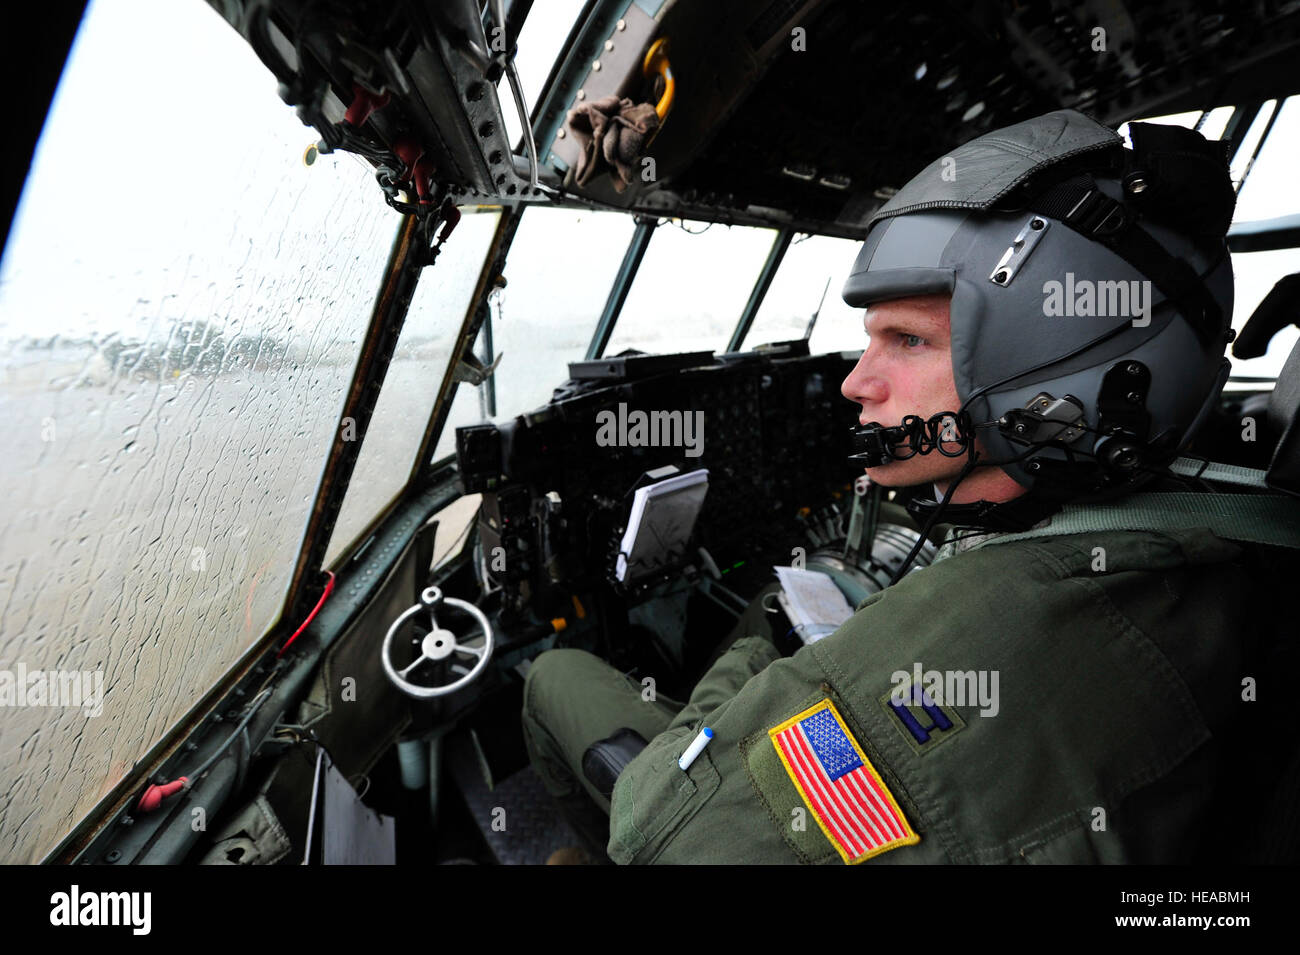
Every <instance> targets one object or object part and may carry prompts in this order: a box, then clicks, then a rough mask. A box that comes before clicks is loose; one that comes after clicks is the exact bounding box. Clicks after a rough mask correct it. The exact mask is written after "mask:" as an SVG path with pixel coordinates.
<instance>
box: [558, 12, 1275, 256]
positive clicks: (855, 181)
mask: <svg viewBox="0 0 1300 955" xmlns="http://www.w3.org/2000/svg"><path fill="white" fill-rule="evenodd" d="M658 26H659V29H658V30H657V31H656V33H657V35H659V36H666V37H668V38H669V40H670V43H671V44H672V68H673V72H674V74H675V78H676V91H677V96H676V103H675V107H674V110H673V112H672V113H670V115H669V117H668V119H667V121H666V122H665V124H664V128H663V130H662V132H661V133H660V135H659V138H658V140H657V141H656V142H655V143H654V148H653V153H654V156H655V160H656V163H657V167H658V178H657V181H656V182H653V183H650V184H642V183H637V182H634V183H633V184H632V185H631V186H630V187H629V188H628V189H627V191H626V192H624V193H622V194H621V195H619V194H616V193H615V192H614V191H613V190H612V189H610V188H608V186H607V185H605V184H604V183H593V184H592V185H593V187H592V188H591V189H589V190H587V191H588V192H589V194H591V195H593V196H594V197H596V198H599V199H600V200H602V201H605V202H611V203H614V204H616V205H620V206H623V207H626V208H638V209H642V210H645V211H655V212H658V213H659V214H665V213H668V212H677V213H678V214H682V213H685V212H694V213H696V214H699V213H700V212H701V211H702V210H712V211H713V212H714V213H715V214H716V217H717V218H722V219H724V220H725V219H728V218H734V219H735V220H736V221H745V220H746V219H747V218H749V216H748V215H747V214H752V213H755V212H762V211H763V210H773V211H777V210H779V213H778V215H777V216H776V218H778V219H779V218H781V217H782V216H790V217H792V218H793V219H794V220H797V221H799V222H805V223H806V222H809V221H813V222H820V223H824V224H826V226H827V231H833V232H841V233H844V234H853V233H854V232H855V227H859V226H860V225H861V223H863V222H864V221H865V220H866V218H867V217H868V216H869V214H870V212H871V211H872V210H873V209H874V208H875V207H876V206H877V205H878V204H879V203H880V202H881V201H882V197H887V196H888V195H889V194H890V191H891V190H893V189H896V188H898V187H899V186H901V185H902V184H903V183H904V182H906V181H907V179H909V178H910V177H911V176H912V175H913V174H915V173H916V172H917V171H918V170H919V169H920V168H921V167H922V166H923V165H925V164H926V163H927V162H929V161H931V160H932V159H934V158H935V157H937V156H940V155H942V154H943V153H944V152H945V151H946V150H948V149H951V148H953V147H954V146H956V145H958V144H960V143H962V142H965V141H966V140H968V139H971V138H973V137H975V136H977V135H979V134H981V133H983V132H986V131H988V130H990V129H996V128H999V127H1002V126H1006V125H1009V124H1011V123H1014V122H1018V121H1020V120H1021V119H1024V118H1027V117H1030V116H1033V115H1036V114H1039V113H1042V112H1046V111H1048V110H1051V109H1058V108H1061V107H1073V108H1077V109H1080V110H1082V111H1084V112H1086V113H1088V114H1090V115H1092V116H1095V117H1096V118H1097V119H1099V120H1101V121H1102V122H1106V123H1109V124H1114V125H1117V124H1119V123H1121V122H1124V121H1125V120H1128V119H1134V118H1139V117H1142V116H1152V115H1165V114H1169V113H1175V112H1180V111H1186V110H1192V109H1204V108H1209V107H1213V106H1218V105H1236V104H1241V103H1244V102H1248V101H1251V100H1266V99H1270V98H1273V97H1280V96H1285V95H1287V94H1291V93H1295V92H1300V71H1297V70H1296V69H1295V64H1294V60H1293V52H1294V51H1295V49H1296V47H1297V46H1300V3H1296V2H1285V3H1284V2H1275V0H1274V2H1268V0H1266V2H1260V3H1239V4H1238V3H1225V2H1215V0H1168V2H1154V3H1122V2H1106V0H1092V2H1087V3H1082V4H1073V3H1071V4H1067V3H1060V2H1050V3H1017V2H1014V0H986V2H978V0H976V2H951V3H937V4H919V5H905V4H900V5H898V6H897V7H884V6H881V5H877V4H866V3H862V2H861V0H827V2H821V3H807V2H803V3H801V2H798V0H772V2H771V3H768V4H755V3H753V2H752V0H743V2H741V0H734V2H730V0H722V2H719V0H708V2H701V0H678V2H677V3H674V4H672V5H670V6H669V7H667V9H666V10H665V11H664V12H663V13H662V14H661V17H660V22H659V25H658ZM796 28H802V31H801V32H802V34H803V35H802V38H800V37H799V36H798V33H797V32H796ZM801 47H802V48H801ZM630 95H634V94H630ZM546 145H547V144H545V143H539V146H542V147H543V149H544V148H545V146H546Z"/></svg>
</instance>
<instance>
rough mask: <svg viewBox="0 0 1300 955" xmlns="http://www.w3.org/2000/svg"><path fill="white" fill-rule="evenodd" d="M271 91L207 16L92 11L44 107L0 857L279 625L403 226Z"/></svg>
mask: <svg viewBox="0 0 1300 955" xmlns="http://www.w3.org/2000/svg"><path fill="white" fill-rule="evenodd" d="M275 88H276V84H275V80H274V78H273V77H272V76H271V74H270V73H269V72H268V71H267V70H266V69H265V68H264V67H263V66H262V65H261V63H260V62H258V60H257V59H256V57H255V55H254V54H253V52H252V50H251V49H250V48H249V47H248V46H247V44H246V43H245V42H244V41H243V40H242V39H240V37H239V36H238V35H237V34H236V33H235V31H234V30H232V29H231V28H230V26H228V25H227V24H226V23H225V22H224V21H223V20H222V19H221V18H220V17H219V16H218V15H217V14H216V13H215V12H214V11H213V10H212V9H211V8H210V7H209V6H208V5H207V4H204V3H198V2H187V3H176V2H172V0H152V2H145V0H138V2H133V3H129V4H123V3H94V4H92V5H91V6H90V8H89V11H88V13H87V15H86V18H85V20H84V22H83V24H82V27H81V30H80V33H79V35H78V37H77V40H76V43H75V45H74V48H73V52H72V54H71V57H70V61H69V65H68V67H67V69H66V70H65V73H64V76H63V79H62V82H61V85H60V87H59V90H58V93H57V96H56V98H55V101H54V103H53V105H52V108H51V113H50V116H49V118H48V120H47V123H46V127H45V130H44V133H43V135H42V138H41V141H40V143H39V146H38V149H37V152H36V155H35V157H34V160H33V166H32V172H31V175H30V177H29V179H28V182H27V184H26V189H25V192H24V195H23V199H22V203H21V206H20V208H19V211H18V214H17V217H16V219H15V223H14V227H13V231H12V234H11V236H10V239H9V245H8V248H7V250H6V253H5V258H4V260H3V263H0V413H3V415H4V418H5V420H6V421H7V422H9V425H10V427H9V431H8V442H7V445H6V449H5V466H4V468H3V470H0V497H3V499H4V501H5V509H4V515H3V518H0V521H2V522H3V529H2V531H0V535H2V536H0V540H2V541H3V543H2V544H0V610H2V617H0V700H2V701H3V702H4V704H5V712H4V715H3V718H2V719H0V775H2V776H3V778H4V780H5V784H4V786H3V787H0V861H2V862H10V863H17V862H33V861H38V860H40V859H41V858H43V857H44V856H45V855H46V854H47V853H49V852H50V851H51V850H52V849H53V848H55V846H56V845H57V844H58V843H59V841H60V840H61V839H62V838H63V837H64V836H65V835H66V834H67V833H68V832H69V830H71V829H72V827H73V826H74V825H75V824H76V823H77V822H79V821H80V820H81V819H82V818H83V817H85V816H86V814H87V813H88V812H89V811H90V810H91V809H93V808H94V807H95V805H96V804H97V803H98V802H99V801H100V800H101V799H102V798H103V797H104V796H106V795H107V794H108V793H109V792H110V791H111V790H112V789H113V787H114V786H116V785H117V784H118V783H119V782H120V781H121V780H122V778H123V777H124V775H125V774H126V773H128V772H129V771H130V770H132V768H133V767H134V766H135V765H136V763H137V761H138V760H140V759H141V758H143V757H144V756H145V755H146V754H147V753H148V752H149V750H150V749H151V748H152V747H153V746H154V745H155V744H156V743H158V742H159V741H160V740H161V739H162V738H163V737H164V736H165V735H166V734H167V733H168V732H169V731H170V730H171V729H172V728H173V727H174V726H175V725H176V724H177V722H178V721H179V720H181V719H182V718H183V717H184V716H185V715H186V713H187V712H188V711H189V710H190V708H191V707H193V706H194V705H195V704H196V703H197V702H198V700H199V699H200V698H201V697H202V696H203V695H204V694H205V693H206V692H207V691H208V690H209V689H210V688H211V687H212V686H213V685H214V684H215V683H216V682H217V681H218V680H219V679H220V678H221V677H222V676H223V675H224V674H225V673H227V672H228V671H229V670H230V669H231V667H232V666H234V665H235V664H236V663H237V662H238V661H239V659H240V658H241V656H242V655H243V654H244V653H245V652H246V651H247V650H249V648H250V647H251V646H252V645H253V644H255V643H256V642H257V641H258V639H259V638H260V637H261V636H262V635H263V634H264V633H265V632H266V630H267V629H268V627H270V626H271V625H272V624H274V623H275V622H276V620H277V618H278V617H279V615H280V612H281V606H282V604H283V602H284V596H285V591H286V588H287V585H288V581H289V578H290V575H291V574H292V571H293V567H294V564H295V561H296V558H297V554H298V550H299V544H300V541H301V538H302V533H303V530H304V528H305V526H306V522H307V517H308V515H309V513H310V510H311V506H312V501H313V498H314V496H315V493H316V490H317V486H318V484H319V480H320V475H321V468H322V466H323V463H324V460H325V454H326V452H327V451H328V449H329V446H330V444H331V442H332V440H333V438H334V434H335V429H336V428H337V427H338V425H339V421H338V418H339V413H340V410H341V407H342V402H343V397H344V394H345V391H346V389H347V387H348V383H349V381H350V379H351V375H352V372H353V368H354V366H355V363H356V358H357V353H358V348H359V344H360V341H361V338H362V335H363V333H364V331H365V327H366V324H367V322H368V320H369V317H370V313H371V310H372V308H373V304H374V300H375V295H376V293H377V291H378V288H379V283H380V280H381V277H382V273H383V269H384V264H385V262H386V260H387V258H388V255H389V252H390V249H391V246H392V241H393V237H394V235H395V232H396V228H397V223H398V221H399V217H398V216H397V214H396V213H394V212H393V211H392V210H390V209H389V208H388V207H387V206H386V205H385V204H384V203H383V201H382V197H381V195H380V194H379V192H378V189H377V187H376V185H375V181H374V178H373V176H372V175H371V174H370V172H369V171H368V167H367V166H366V165H365V164H364V163H363V162H361V161H360V160H359V159H357V158H356V157H352V156H344V155H339V156H328V157H321V159H320V160H319V161H318V162H317V163H316V164H315V165H314V166H312V167H311V168H307V167H305V166H304V165H303V163H302V161H301V157H302V154H303V150H304V147H305V146H306V145H307V144H308V143H309V142H312V141H314V139H315V135H314V133H313V131H312V130H310V129H308V128H306V127H304V126H303V125H302V124H301V123H300V122H299V120H298V119H297V117H296V116H295V115H294V112H293V110H292V109H290V108H289V107H287V106H285V104H284V103H283V102H281V101H280V99H279V98H278V97H277V96H276V92H275ZM141 91H147V97H146V99H147V107H148V115H149V120H148V121H147V122H125V121H124V120H123V113H122V104H124V103H136V104H138V103H140V102H141V99H140V97H141ZM89 143H94V144H96V149H95V151H94V153H93V155H88V153H87V151H86V149H87V144H89ZM38 674H39V675H38ZM77 674H84V675H86V681H85V682H82V683H81V685H80V693H78V694H76V695H79V696H81V697H82V699H81V700H75V699H74V690H77V689H78V687H77V686H75V685H74V684H75V683H76V681H74V680H73V679H71V678H70V676H69V675H77ZM20 675H22V676H24V677H25V683H26V687H25V690H21V691H20V690H19V688H18V685H17V683H16V682H15V680H16V678H17V677H18V676H20ZM56 675H57V676H59V678H60V679H58V680H56V679H55V677H56ZM65 677H66V678H65ZM60 680H61V682H60ZM56 703H57V705H54V704H56ZM24 704H25V705H24Z"/></svg>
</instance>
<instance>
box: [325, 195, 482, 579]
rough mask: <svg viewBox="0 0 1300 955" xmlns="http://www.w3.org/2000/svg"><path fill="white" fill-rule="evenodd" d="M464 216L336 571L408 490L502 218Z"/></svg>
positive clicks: (410, 316) (383, 426) (382, 415)
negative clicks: (364, 534)
mask: <svg viewBox="0 0 1300 955" xmlns="http://www.w3.org/2000/svg"><path fill="white" fill-rule="evenodd" d="M465 212H466V214H465V215H464V216H463V217H462V218H461V220H460V223H459V224H458V225H457V226H456V229H455V231H454V232H452V234H451V235H450V236H448V238H447V241H446V243H444V245H443V247H442V251H441V252H440V253H439V254H438V260H437V261H436V262H435V263H434V264H433V265H432V266H430V267H428V268H426V269H425V270H424V271H423V273H422V274H421V275H420V281H419V284H418V285H416V287H415V295H414V296H413V297H412V299H411V307H410V309H409V310H408V313H407V316H406V322H405V324H404V325H403V326H402V332H401V334H400V335H399V336H398V339H397V348H396V349H395V350H394V352H393V360H392V363H391V364H390V365H389V366H388V373H387V375H385V376H384V386H383V388H382V389H381V390H380V392H379V400H378V401H377V402H376V403H375V414H374V417H373V418H372V419H371V422H370V427H369V428H368V429H367V431H366V437H365V441H364V442H363V443H362V445H361V454H360V455H359V456H358V458H357V466H356V470H355V471H354V472H353V475H352V481H351V482H350V483H349V484H348V490H347V494H346V495H345V496H344V498H343V507H342V509H341V510H340V512H339V518H338V522H337V523H336V524H335V525H334V533H333V535H332V536H331V538H330V544H329V549H328V550H327V551H326V554H325V563H326V564H327V565H329V564H332V563H333V562H334V561H335V559H336V558H337V557H339V555H341V554H342V553H343V551H344V549H345V548H346V547H347V546H348V545H349V544H351V543H352V542H353V541H354V540H355V539H356V538H357V536H358V535H359V534H360V533H361V532H362V531H363V530H365V528H366V526H367V525H368V524H369V523H370V522H371V521H372V520H373V519H374V518H375V517H376V516H378V515H379V513H380V512H381V511H383V510H384V509H385V508H386V507H387V506H388V505H389V504H390V503H392V501H393V499H394V498H395V497H396V496H397V494H398V492H399V491H401V489H402V488H403V487H405V486H406V481H407V478H409V477H410V474H411V469H412V468H413V467H414V466H415V454H416V452H417V451H418V450H419V445H420V441H421V440H422V439H423V438H424V429H425V427H426V426H427V425H428V422H429V415H430V414H431V413H432V411H433V402H434V400H435V399H436V398H437V397H438V389H439V387H441V385H442V377H443V374H444V372H445V371H446V368H447V363H448V362H449V361H450V359H451V350H452V346H454V345H455V343H456V336H457V334H458V333H459V332H460V326H461V323H462V322H463V321H464V320H465V313H466V311H467V310H468V309H469V301H470V298H471V297H472V296H473V294H474V287H475V286H476V285H477V284H478V279H479V273H480V272H481V271H482V268H483V259H484V258H485V257H486V255H487V251H488V248H489V247H490V246H491V244H492V236H493V235H494V234H495V232H496V228H497V222H498V221H499V220H500V218H501V214H500V211H499V210H498V211H492V212H487V211H485V212H481V213H478V214H470V212H471V210H469V209H467V210H465Z"/></svg>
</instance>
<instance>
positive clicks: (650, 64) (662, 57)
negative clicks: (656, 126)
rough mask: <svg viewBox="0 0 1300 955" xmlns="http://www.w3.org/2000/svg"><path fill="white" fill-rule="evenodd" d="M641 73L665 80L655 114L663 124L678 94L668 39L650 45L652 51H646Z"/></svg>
mask: <svg viewBox="0 0 1300 955" xmlns="http://www.w3.org/2000/svg"><path fill="white" fill-rule="evenodd" d="M641 72H642V73H644V74H645V75H646V76H650V75H652V74H654V73H658V74H659V75H660V76H662V77H663V78H664V95H663V96H661V97H659V102H658V103H656V104H655V113H657V114H658V116H659V122H660V123H662V122H663V121H664V119H665V118H666V117H667V116H668V113H669V111H671V110H672V108H673V96H674V94H675V93H676V92H677V83H676V82H675V81H674V80H673V68H672V65H671V64H669V62H668V38H667V37H660V38H659V39H657V40H655V41H654V43H652V44H650V49H648V50H646V54H645V61H644V62H643V63H642V64H641Z"/></svg>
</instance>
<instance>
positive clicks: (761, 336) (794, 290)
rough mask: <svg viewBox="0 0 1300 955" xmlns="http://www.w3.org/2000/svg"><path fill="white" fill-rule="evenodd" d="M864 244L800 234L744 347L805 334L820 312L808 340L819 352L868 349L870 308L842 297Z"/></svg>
mask: <svg viewBox="0 0 1300 955" xmlns="http://www.w3.org/2000/svg"><path fill="white" fill-rule="evenodd" d="M861 247H862V243H861V242H857V241H854V240H851V239H836V238H833V237H831V236H824V235H797V236H795V237H794V239H793V240H792V241H791V242H790V247H789V248H788V249H786V250H785V256H784V257H783V258H782V259H781V265H780V267H779V268H778V269H777V270H776V276H775V277H774V278H773V279H772V284H771V286H770V287H769V288H768V290H767V294H766V295H765V296H763V303H762V304H761V305H760V306H759V307H758V314H757V315H756V316H755V317H754V324H753V325H752V326H751V327H750V329H749V334H748V335H746V336H745V341H744V343H743V344H742V346H741V347H743V348H754V347H756V346H758V345H764V344H770V343H772V342H783V341H789V340H790V339H792V338H803V337H804V335H805V334H806V333H807V331H808V325H809V323H810V322H811V321H812V318H813V315H816V316H817V323H816V324H815V325H814V326H813V332H812V337H811V339H810V340H809V344H808V347H809V348H810V349H811V350H812V351H813V352H814V353H816V352H826V351H838V350H841V349H848V348H856V349H857V350H859V351H861V350H862V349H863V348H865V347H866V341H867V337H866V333H865V332H863V330H862V316H863V311H864V310H863V309H860V308H850V307H849V306H848V305H845V304H844V299H843V298H842V297H841V295H840V293H841V292H842V291H843V289H844V281H845V279H847V278H848V276H849V269H850V268H852V266H853V262H854V261H855V260H856V259H857V257H858V249H860V248H861Z"/></svg>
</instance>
